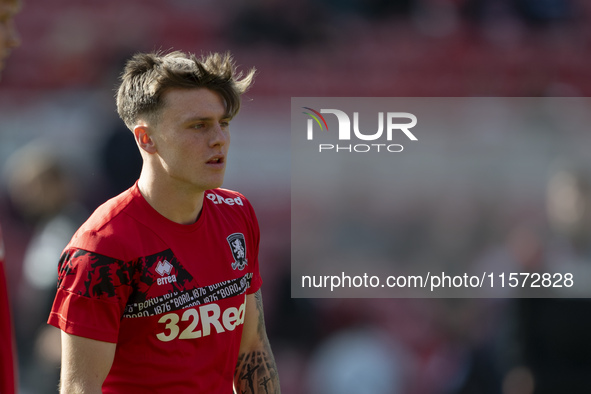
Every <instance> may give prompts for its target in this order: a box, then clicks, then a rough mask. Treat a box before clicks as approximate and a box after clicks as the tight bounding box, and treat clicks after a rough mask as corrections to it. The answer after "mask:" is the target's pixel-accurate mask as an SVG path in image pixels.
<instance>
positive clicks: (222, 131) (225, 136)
mask: <svg viewBox="0 0 591 394" xmlns="http://www.w3.org/2000/svg"><path fill="white" fill-rule="evenodd" d="M211 133H212V136H211V140H210V145H211V146H224V145H226V144H228V143H229V142H230V133H229V132H228V129H226V128H223V127H221V126H220V125H219V124H216V125H215V126H214V127H212V128H211Z"/></svg>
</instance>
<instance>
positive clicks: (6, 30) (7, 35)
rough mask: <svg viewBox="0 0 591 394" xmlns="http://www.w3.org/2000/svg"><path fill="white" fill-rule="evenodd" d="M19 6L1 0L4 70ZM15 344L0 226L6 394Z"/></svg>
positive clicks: (1, 371) (1, 381)
mask: <svg viewBox="0 0 591 394" xmlns="http://www.w3.org/2000/svg"><path fill="white" fill-rule="evenodd" d="M19 8H20V2H19V1H18V0H0V72H1V71H2V69H3V68H4V64H5V62H6V59H7V58H8V55H9V54H10V51H11V49H13V48H16V47H17V46H18V45H19V43H20V42H19V39H18V36H17V33H16V29H15V27H14V21H13V18H14V15H15V14H16V13H17V12H18V10H19ZM13 344H14V337H13V333H12V317H11V313H10V303H9V300H8V289H7V286H6V274H5V270H4V243H3V241H2V229H1V228H0V393H2V394H5V393H7V394H12V393H14V392H15V382H16V379H15V375H16V368H15V363H14V358H13V357H14V346H13Z"/></svg>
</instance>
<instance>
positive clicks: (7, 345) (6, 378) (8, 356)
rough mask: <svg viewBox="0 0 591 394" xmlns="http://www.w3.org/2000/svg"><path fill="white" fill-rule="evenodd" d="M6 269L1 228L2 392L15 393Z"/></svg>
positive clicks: (0, 363) (0, 381) (0, 386)
mask: <svg viewBox="0 0 591 394" xmlns="http://www.w3.org/2000/svg"><path fill="white" fill-rule="evenodd" d="M6 283H7V282H6V273H5V270H4V243H3V240H2V229H1V228H0V393H2V394H14V393H15V381H16V379H15V375H16V368H15V363H14V337H13V331H12V315H11V313H10V302H9V300H8V288H7V284H6Z"/></svg>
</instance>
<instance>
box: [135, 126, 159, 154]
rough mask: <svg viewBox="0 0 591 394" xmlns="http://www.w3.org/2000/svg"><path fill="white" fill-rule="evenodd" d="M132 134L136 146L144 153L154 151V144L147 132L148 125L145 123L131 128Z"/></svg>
mask: <svg viewBox="0 0 591 394" xmlns="http://www.w3.org/2000/svg"><path fill="white" fill-rule="evenodd" d="M133 135H134V136H135V142H137V144H138V146H139V147H140V148H141V149H142V150H143V151H145V152H146V153H150V154H152V153H156V144H154V140H152V137H150V134H149V133H148V127H147V126H145V125H137V126H135V127H134V128H133Z"/></svg>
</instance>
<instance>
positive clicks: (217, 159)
mask: <svg viewBox="0 0 591 394" xmlns="http://www.w3.org/2000/svg"><path fill="white" fill-rule="evenodd" d="M225 161H226V158H225V157H224V156H222V155H216V156H213V157H212V158H210V159H209V160H207V162H206V164H209V165H215V166H221V165H223V164H224V163H225Z"/></svg>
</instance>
